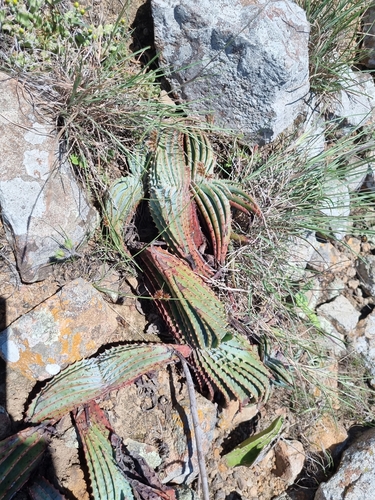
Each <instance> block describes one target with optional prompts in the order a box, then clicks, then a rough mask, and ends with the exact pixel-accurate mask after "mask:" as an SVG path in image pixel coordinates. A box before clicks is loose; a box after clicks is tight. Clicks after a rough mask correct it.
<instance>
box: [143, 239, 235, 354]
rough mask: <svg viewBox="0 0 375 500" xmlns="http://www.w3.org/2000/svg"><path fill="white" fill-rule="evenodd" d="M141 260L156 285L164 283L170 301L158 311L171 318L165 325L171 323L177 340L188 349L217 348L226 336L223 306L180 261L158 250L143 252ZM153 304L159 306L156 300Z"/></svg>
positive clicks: (151, 249) (156, 248)
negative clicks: (173, 325)
mask: <svg viewBox="0 0 375 500" xmlns="http://www.w3.org/2000/svg"><path fill="white" fill-rule="evenodd" d="M141 257H142V259H143V260H144V261H145V262H146V265H147V266H148V269H150V270H151V272H152V273H153V275H154V276H156V277H157V278H156V279H157V280H158V281H159V283H162V282H164V283H165V290H166V291H168V293H169V294H170V296H171V300H168V301H165V302H163V305H162V306H161V309H162V312H163V313H165V312H167V313H169V315H170V316H171V319H170V321H169V323H174V322H175V324H176V328H177V330H178V335H179V337H181V338H183V339H184V340H185V342H187V343H188V344H189V345H191V346H192V347H197V348H210V347H214V346H217V345H219V344H220V342H221V339H222V338H224V337H225V336H226V335H227V333H228V330H227V321H226V316H225V310H224V306H223V304H222V303H221V302H220V301H219V300H218V298H217V297H216V295H215V294H214V292H213V291H212V290H211V288H209V287H208V285H206V283H205V282H204V281H203V279H202V278H200V277H199V276H197V275H196V274H195V273H194V272H193V271H192V270H191V269H190V267H189V266H188V265H187V264H185V263H184V262H183V261H182V260H181V259H179V258H178V257H175V256H174V255H172V254H170V253H169V252H167V251H165V250H163V249H161V248H159V247H150V248H147V249H145V250H144V251H143V252H142V254H141ZM157 304H159V307H160V301H157ZM172 318H173V319H172ZM172 333H173V332H172Z"/></svg>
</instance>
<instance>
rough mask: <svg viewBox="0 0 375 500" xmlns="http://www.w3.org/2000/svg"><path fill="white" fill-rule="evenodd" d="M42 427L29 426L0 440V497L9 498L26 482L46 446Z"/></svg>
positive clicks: (46, 439)
mask: <svg viewBox="0 0 375 500" xmlns="http://www.w3.org/2000/svg"><path fill="white" fill-rule="evenodd" d="M47 434H48V433H47V432H46V431H45V429H43V428H42V427H36V428H35V427H29V428H27V429H24V430H23V431H21V432H18V433H17V434H15V435H13V436H9V437H8V438H6V439H4V440H3V441H1V442H0V490H1V491H0V497H1V499H2V500H10V499H11V498H13V497H14V495H15V494H16V492H17V491H18V490H19V489H20V488H21V487H22V486H23V485H24V484H25V483H26V481H27V480H28V479H29V477H30V475H31V473H32V472H33V471H34V469H35V468H36V466H37V465H38V464H39V462H40V460H41V458H42V456H43V453H44V451H45V449H46V447H47V443H48V436H47Z"/></svg>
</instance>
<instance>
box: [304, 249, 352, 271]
mask: <svg viewBox="0 0 375 500" xmlns="http://www.w3.org/2000/svg"><path fill="white" fill-rule="evenodd" d="M350 265H351V260H350V259H349V258H348V257H347V256H346V255H345V254H344V253H341V252H339V251H338V250H337V248H335V247H334V246H333V245H332V243H329V242H327V243H323V242H316V244H315V251H314V253H313V254H312V256H311V258H310V261H309V263H308V266H307V267H308V268H309V269H312V270H314V271H318V272H323V271H330V272H332V273H340V272H342V271H346V269H347V268H348V267H349V266H350Z"/></svg>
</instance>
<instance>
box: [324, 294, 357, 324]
mask: <svg viewBox="0 0 375 500" xmlns="http://www.w3.org/2000/svg"><path fill="white" fill-rule="evenodd" d="M317 314H318V315H319V316H323V318H326V319H327V320H328V321H330V322H332V324H333V326H334V327H335V328H337V330H338V331H341V332H342V333H344V334H349V333H350V332H351V331H352V330H353V329H354V328H355V327H356V326H357V323H358V319H359V316H360V313H359V312H358V311H357V309H356V308H355V307H354V306H353V305H352V304H351V302H349V300H348V299H347V298H346V297H344V296H343V295H339V296H338V297H336V298H335V299H334V300H333V301H332V302H327V303H326V304H322V305H321V306H319V307H318V308H317Z"/></svg>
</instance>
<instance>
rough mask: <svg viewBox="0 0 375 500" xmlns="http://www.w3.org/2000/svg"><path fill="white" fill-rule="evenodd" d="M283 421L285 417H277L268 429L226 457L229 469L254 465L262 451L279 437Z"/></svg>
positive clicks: (244, 442)
mask: <svg viewBox="0 0 375 500" xmlns="http://www.w3.org/2000/svg"><path fill="white" fill-rule="evenodd" d="M283 421H284V419H283V417H281V416H280V417H277V418H276V420H274V421H273V422H272V424H271V425H270V426H269V427H267V429H265V430H264V431H262V432H259V433H258V434H255V436H251V437H250V438H248V439H246V440H245V441H243V442H242V443H241V444H240V445H239V446H237V447H236V448H235V449H234V450H232V451H231V452H230V453H227V454H226V455H224V458H225V461H226V463H227V465H228V467H235V466H236V465H252V464H253V463H254V462H255V461H256V459H257V458H258V457H259V455H260V453H261V452H262V450H264V449H265V448H266V447H267V446H268V445H269V444H270V443H271V442H272V441H273V440H274V439H275V438H276V437H277V435H278V434H279V432H280V430H281V427H282V425H283Z"/></svg>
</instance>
